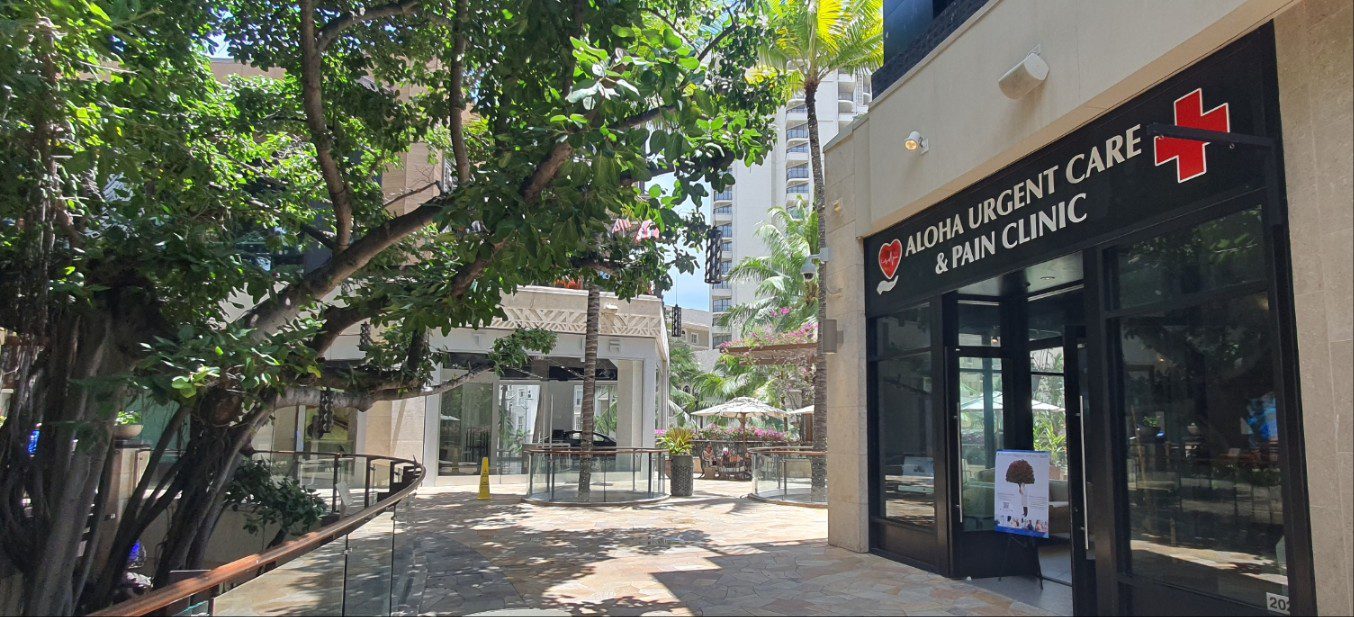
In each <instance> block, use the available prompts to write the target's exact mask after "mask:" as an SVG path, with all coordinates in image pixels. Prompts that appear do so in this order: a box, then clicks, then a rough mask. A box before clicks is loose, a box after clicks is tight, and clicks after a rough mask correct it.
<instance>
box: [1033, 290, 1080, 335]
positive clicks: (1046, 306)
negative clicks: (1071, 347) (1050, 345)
mask: <svg viewBox="0 0 1354 617" xmlns="http://www.w3.org/2000/svg"><path fill="white" fill-rule="evenodd" d="M1026 310H1027V311H1028V317H1027V318H1028V320H1029V322H1028V324H1029V340H1031V341H1041V340H1048V339H1051V338H1061V337H1062V336H1063V333H1064V332H1065V330H1066V328H1067V327H1068V326H1071V325H1079V324H1083V323H1085V322H1086V320H1085V318H1084V317H1083V315H1082V313H1084V312H1085V307H1084V304H1083V296H1082V290H1081V289H1074V290H1071V291H1067V292H1064V293H1060V294H1057V295H1053V296H1047V297H1044V298H1039V299H1038V300H1031V301H1030V302H1029V304H1027V305H1026Z"/></svg>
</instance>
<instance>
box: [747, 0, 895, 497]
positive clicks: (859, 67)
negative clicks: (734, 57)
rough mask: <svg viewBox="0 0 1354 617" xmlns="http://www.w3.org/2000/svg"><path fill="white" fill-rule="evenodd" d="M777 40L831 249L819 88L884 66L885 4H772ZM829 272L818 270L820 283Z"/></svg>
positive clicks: (819, 391) (819, 438)
mask: <svg viewBox="0 0 1354 617" xmlns="http://www.w3.org/2000/svg"><path fill="white" fill-rule="evenodd" d="M771 27H772V32H773V40H772V41H771V43H770V44H769V45H768V46H767V47H766V49H765V50H764V55H765V58H766V60H767V63H768V64H770V65H772V66H773V67H775V68H777V69H781V70H783V71H785V72H786V73H787V75H788V77H789V78H790V81H791V84H792V85H793V86H798V87H799V89H800V90H801V91H802V93H803V95H804V105H805V107H806V108H807V111H808V120H809V122H808V124H809V161H810V164H811V165H812V168H813V209H814V211H815V212H816V213H817V214H818V245H819V246H826V245H827V226H826V220H825V216H824V213H823V203H824V199H823V145H822V142H821V140H819V138H818V105H817V100H816V99H817V95H818V86H819V85H820V84H821V83H822V82H823V80H824V79H825V78H827V77H828V76H830V75H832V74H833V73H834V72H836V71H844V72H851V73H855V72H863V71H867V70H873V69H876V68H878V67H879V66H880V65H881V64H883V62H884V44H883V31H884V29H883V7H882V5H881V1H880V0H772V3H771ZM826 274H827V272H826V271H825V269H824V268H823V266H822V264H821V263H820V264H819V266H818V280H819V281H822V280H823V277H824V276H825V275H826ZM826 287H827V286H826V285H819V286H818V323H820V324H823V323H826V322H827V295H826V294H824V293H823V290H824V289H826ZM824 340H825V339H824V337H823V333H822V329H821V328H820V329H819V332H818V357H817V360H816V362H815V365H814V376H813V446H814V449H815V450H826V449H827V353H826V352H827V349H826V347H825V346H824ZM820 459H821V457H816V459H815V461H814V467H813V490H814V493H815V495H818V494H821V492H822V491H823V488H824V487H825V486H826V485H827V467H826V465H824V464H822V463H821V462H820Z"/></svg>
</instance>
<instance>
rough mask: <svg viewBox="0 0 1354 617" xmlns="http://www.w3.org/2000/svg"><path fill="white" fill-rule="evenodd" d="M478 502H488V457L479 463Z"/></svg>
mask: <svg viewBox="0 0 1354 617" xmlns="http://www.w3.org/2000/svg"><path fill="white" fill-rule="evenodd" d="M479 500H480V501H489V457H487V456H486V457H484V460H483V461H480V496H479Z"/></svg>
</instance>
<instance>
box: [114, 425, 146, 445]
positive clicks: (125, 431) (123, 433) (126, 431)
mask: <svg viewBox="0 0 1354 617" xmlns="http://www.w3.org/2000/svg"><path fill="white" fill-rule="evenodd" d="M142 428H144V426H142V425H140V424H118V425H116V426H114V427H113V439H120V440H123V441H126V440H129V439H136V438H137V437H140V436H141V429H142Z"/></svg>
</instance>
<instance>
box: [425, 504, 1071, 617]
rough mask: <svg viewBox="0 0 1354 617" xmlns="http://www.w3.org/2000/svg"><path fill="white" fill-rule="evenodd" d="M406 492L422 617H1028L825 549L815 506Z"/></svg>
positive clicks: (962, 586)
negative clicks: (603, 503) (555, 500)
mask: <svg viewBox="0 0 1354 617" xmlns="http://www.w3.org/2000/svg"><path fill="white" fill-rule="evenodd" d="M475 488H476V487H428V488H422V489H420V491H419V496H418V501H417V503H416V505H415V508H414V509H413V512H412V513H411V515H412V518H411V523H412V525H411V527H410V528H409V532H410V533H411V534H412V536H413V537H414V538H416V539H417V542H418V544H419V545H420V552H421V556H420V559H419V560H418V562H419V563H420V565H419V568H420V569H422V570H426V572H421V573H420V577H419V578H424V577H423V574H426V579H424V586H423V593H422V597H421V599H420V600H419V602H420V608H419V612H421V613H426V614H456V615H464V614H472V613H481V612H490V611H492V612H494V613H495V614H519V613H535V614H565V613H571V614H582V613H602V614H617V615H640V614H674V615H936V614H940V615H1042V614H1046V613H1044V612H1043V611H1041V610H1040V609H1038V608H1035V607H1033V606H1030V605H1028V604H1023V603H1020V602H1016V601H1014V600H1012V599H1010V598H1007V597H1005V596H1002V595H999V594H996V593H993V592H990V591H986V590H983V589H979V588H977V587H975V586H972V585H970V584H968V583H965V582H963V581H954V580H949V579H946V578H944V577H941V576H937V575H934V574H930V573H927V572H924V571H922V570H918V569H916V568H912V567H909V566H905V565H902V564H899V563H896V562H893V561H889V560H887V559H883V558H881V557H877V556H873V555H867V554H858V553H853V552H850V551H847V550H843V549H839V548H836V547H831V546H828V544H827V538H826V536H827V511H826V510H821V509H811V508H800V507H794V506H782V505H775V504H768V503H761V502H756V501H751V500H748V499H744V498H743V497H742V495H743V494H744V493H746V492H747V490H748V488H749V483H746V482H722V481H714V480H705V481H700V480H698V481H697V484H696V494H695V495H694V496H693V497H690V498H671V499H668V500H666V501H664V502H661V503H656V504H649V505H642V506H630V507H609V508H569V507H551V506H536V505H530V504H526V503H522V500H521V495H520V494H514V493H512V492H511V491H512V487H496V494H495V495H494V496H493V499H492V500H490V501H477V500H476V494H475V492H474V489H475Z"/></svg>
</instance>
